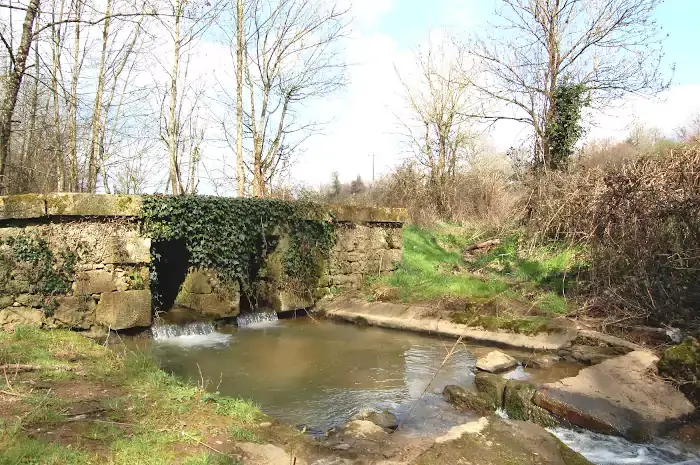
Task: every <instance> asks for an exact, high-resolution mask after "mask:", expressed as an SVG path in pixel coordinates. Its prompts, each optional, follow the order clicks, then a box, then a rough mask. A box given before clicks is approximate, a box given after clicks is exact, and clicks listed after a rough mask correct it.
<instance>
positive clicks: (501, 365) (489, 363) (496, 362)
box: [476, 350, 518, 373]
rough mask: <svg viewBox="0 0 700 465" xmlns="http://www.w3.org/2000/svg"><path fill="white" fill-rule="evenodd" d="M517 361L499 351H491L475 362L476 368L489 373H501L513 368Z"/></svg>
mask: <svg viewBox="0 0 700 465" xmlns="http://www.w3.org/2000/svg"><path fill="white" fill-rule="evenodd" d="M517 365H518V361H517V360H516V359H514V358H513V357H511V356H510V355H508V354H504V353H503V352H501V351H500V350H492V351H491V352H489V353H488V354H486V355H485V356H483V357H479V358H478V359H477V360H476V368H477V369H478V370H481V371H486V372H489V373H502V372H504V371H508V370H510V369H511V368H514V367H516V366H517Z"/></svg>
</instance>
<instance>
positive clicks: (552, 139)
mask: <svg viewBox="0 0 700 465" xmlns="http://www.w3.org/2000/svg"><path fill="white" fill-rule="evenodd" d="M588 104H589V98H588V89H587V88H586V86H585V85H584V84H572V83H570V82H569V81H568V80H565V81H564V82H563V83H562V85H560V86H559V87H558V88H557V90H556V92H555V98H554V105H553V106H554V112H553V115H552V118H551V119H550V120H549V121H548V122H547V130H546V137H545V140H547V142H548V143H549V157H548V159H547V165H548V166H547V168H548V169H552V170H557V169H561V168H564V167H566V165H567V164H568V162H569V160H570V159H571V157H572V155H573V154H574V148H575V146H576V143H577V142H578V141H579V140H580V139H581V137H582V136H583V133H584V129H583V126H582V124H581V111H582V110H583V108H584V107H586V106H587V105H588Z"/></svg>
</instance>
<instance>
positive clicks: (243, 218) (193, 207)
mask: <svg viewBox="0 0 700 465" xmlns="http://www.w3.org/2000/svg"><path fill="white" fill-rule="evenodd" d="M141 220H142V227H143V229H144V233H145V234H146V235H148V236H150V237H151V239H152V240H153V241H154V242H156V243H157V242H161V241H182V242H184V244H185V246H186V248H187V251H188V252H189V266H190V267H194V268H209V269H213V270H216V271H217V273H218V274H219V276H220V277H221V279H222V280H224V281H228V282H238V283H239V284H240V285H241V289H242V290H243V291H244V292H246V293H247V294H248V295H250V293H251V292H252V289H253V287H252V284H253V282H254V281H255V279H256V276H257V274H258V271H259V269H260V267H261V266H262V261H263V259H264V257H265V256H266V255H267V254H268V253H271V252H272V250H269V249H270V248H272V247H273V244H271V243H268V238H269V237H280V236H284V235H286V236H288V237H289V244H290V246H289V247H288V249H287V250H286V251H285V254H284V257H283V271H284V275H285V277H286V279H288V280H289V281H290V282H293V283H294V284H295V287H296V285H299V286H303V287H306V289H307V290H310V289H312V288H315V286H316V284H317V283H318V280H319V278H320V272H321V267H320V266H319V261H320V260H322V259H324V258H327V257H328V256H329V254H330V250H331V247H332V246H333V241H334V233H333V225H332V217H331V216H330V215H329V212H328V211H327V210H326V209H325V208H324V207H323V206H321V205H318V204H314V203H310V202H288V201H282V200H275V199H239V198H223V197H212V196H200V195H197V196H146V197H144V199H143V206H142V210H141Z"/></svg>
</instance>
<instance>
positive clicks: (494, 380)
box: [474, 372, 508, 411]
mask: <svg viewBox="0 0 700 465" xmlns="http://www.w3.org/2000/svg"><path fill="white" fill-rule="evenodd" d="M507 382H508V380H506V379H504V378H503V376H501V375H496V374H493V373H486V372H479V373H477V374H476V376H475V378H474V386H475V387H476V390H477V391H478V392H479V394H480V397H481V398H482V399H484V400H485V401H486V402H488V403H489V407H490V409H491V410H492V411H494V410H496V409H499V408H501V407H502V404H503V391H504V390H505V388H506V383H507Z"/></svg>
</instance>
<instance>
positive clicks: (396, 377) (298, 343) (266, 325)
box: [152, 318, 700, 465]
mask: <svg viewBox="0 0 700 465" xmlns="http://www.w3.org/2000/svg"><path fill="white" fill-rule="evenodd" d="M154 335H155V337H154V340H153V342H152V348H153V351H154V353H155V355H156V357H157V358H158V359H159V361H160V363H161V365H162V366H163V368H164V369H166V370H168V371H171V372H173V373H175V374H177V375H179V376H181V377H183V378H185V379H192V380H199V379H200V376H202V377H203V378H204V379H205V380H209V385H208V389H210V390H212V391H219V392H221V393H222V394H225V395H229V396H235V397H242V398H246V399H251V400H253V401H255V402H256V403H258V404H259V405H260V406H261V408H262V409H263V411H265V412H266V413H267V414H269V415H270V416H272V417H274V418H276V419H279V420H280V421H282V422H285V423H288V424H291V425H295V426H298V427H305V428H306V431H307V432H309V433H311V434H321V433H323V432H325V431H327V430H328V429H330V428H332V427H334V426H338V425H341V424H344V423H345V422H347V421H348V420H349V419H350V418H351V417H353V416H354V415H355V414H357V413H359V412H360V411H362V410H364V409H374V410H383V409H388V410H390V411H391V412H392V413H394V414H395V415H396V416H397V417H398V419H399V421H400V422H401V423H402V431H403V432H404V433H405V434H413V435H417V436H434V435H439V434H442V433H443V432H445V431H446V430H447V429H449V428H450V427H452V426H455V425H457V424H460V423H463V422H465V421H467V420H469V419H470V418H473V417H470V416H469V415H467V414H464V413H461V412H458V411H456V410H455V409H454V408H452V406H451V405H449V404H448V403H446V402H445V401H444V400H443V399H442V396H441V392H442V389H443V388H444V386H446V385H447V384H459V385H461V386H470V385H472V384H473V377H474V375H473V372H472V368H473V366H474V363H475V360H476V357H477V356H478V355H482V354H485V353H486V352H488V351H489V350H491V349H489V348H484V347H478V346H470V345H460V346H459V347H458V348H457V350H456V351H455V352H454V353H453V354H452V355H451V356H450V357H449V359H447V360H446V361H445V363H444V365H443V366H442V368H441V369H440V370H439V372H438V374H437V375H435V373H436V370H437V368H438V367H439V366H440V364H441V363H442V362H443V360H444V359H445V356H446V354H447V352H448V351H449V350H450V348H451V347H452V346H453V344H454V340H442V339H439V338H433V337H428V336H424V335H419V334H412V333H406V332H398V331H391V330H384V329H380V328H374V327H359V326H355V325H349V324H339V323H333V322H330V321H318V322H316V321H313V320H311V319H308V318H299V319H286V320H280V321H264V319H262V320H255V321H253V322H251V323H250V324H248V326H246V327H241V328H235V327H234V328H231V329H230V330H229V331H228V332H220V331H214V328H213V326H211V325H207V324H206V323H204V324H203V323H194V324H190V325H188V326H185V327H184V328H183V327H180V328H173V327H167V326H165V327H160V328H156V329H155V330H154ZM580 368H581V367H580V366H571V365H566V364H562V365H560V366H557V367H556V368H555V369H554V370H548V371H536V370H530V369H527V370H523V369H522V368H519V369H517V370H516V371H514V372H513V373H512V376H523V375H524V376H527V377H529V378H530V379H531V380H532V381H533V382H548V381H553V380H556V379H560V378H563V377H566V376H572V375H574V374H575V373H576V372H577V370H578V369H580ZM431 380H432V382H431ZM552 431H553V432H554V434H555V435H557V436H558V437H559V438H560V439H561V440H562V441H564V442H565V443H566V444H568V445H569V446H570V447H572V448H573V449H575V450H578V451H579V452H581V453H582V454H584V455H586V456H587V457H588V458H589V459H590V460H592V461H593V462H594V463H596V464H599V465H608V464H641V465H644V464H677V463H684V464H686V463H687V464H698V465H700V458H698V456H695V455H694V454H691V453H688V452H687V451H684V450H683V448H682V446H680V445H678V444H671V443H660V444H653V445H652V444H647V445H639V444H632V443H628V442H627V441H624V440H621V439H618V438H609V437H607V436H602V435H595V434H591V433H588V432H581V431H578V432H577V431H572V430H567V429H563V428H558V429H555V430H552Z"/></svg>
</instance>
